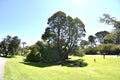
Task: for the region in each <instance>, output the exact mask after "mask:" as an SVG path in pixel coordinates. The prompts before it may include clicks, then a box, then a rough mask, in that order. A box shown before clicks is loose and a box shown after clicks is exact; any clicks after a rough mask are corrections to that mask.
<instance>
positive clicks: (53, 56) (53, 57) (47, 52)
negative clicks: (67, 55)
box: [41, 47, 59, 63]
mask: <svg viewBox="0 0 120 80" xmlns="http://www.w3.org/2000/svg"><path fill="white" fill-rule="evenodd" d="M41 57H42V60H43V61H44V62H51V63H53V62H57V61H59V56H58V54H57V50H56V48H54V47H46V48H45V49H44V51H43V52H42V53H41Z"/></svg>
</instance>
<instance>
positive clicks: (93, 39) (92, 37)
mask: <svg viewBox="0 0 120 80" xmlns="http://www.w3.org/2000/svg"><path fill="white" fill-rule="evenodd" d="M95 39H96V38H95V37H94V36H93V35H89V36H88V41H89V42H90V45H91V46H92V47H94V46H95V45H96V41H95Z"/></svg>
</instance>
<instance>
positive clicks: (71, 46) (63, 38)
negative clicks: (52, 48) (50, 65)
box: [42, 11, 86, 60]
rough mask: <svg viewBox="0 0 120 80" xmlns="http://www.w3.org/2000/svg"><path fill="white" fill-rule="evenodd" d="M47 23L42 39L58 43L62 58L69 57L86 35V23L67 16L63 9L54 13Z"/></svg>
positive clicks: (59, 53) (58, 50) (58, 51)
mask: <svg viewBox="0 0 120 80" xmlns="http://www.w3.org/2000/svg"><path fill="white" fill-rule="evenodd" d="M47 23H48V27H47V28H46V30H45V33H44V34H43V35H42V39H43V40H45V41H48V42H49V43H51V44H54V45H56V47H57V53H58V55H59V57H60V59H61V60H64V59H66V58H68V54H69V53H71V52H72V51H73V50H75V47H76V46H77V45H78V43H79V42H80V41H81V40H82V37H84V36H85V32H86V31H85V25H84V24H83V22H82V21H81V20H80V19H79V18H77V17H76V18H72V17H71V16H67V15H66V14H65V13H64V12H62V11H58V12H56V13H55V14H53V15H52V16H51V17H50V18H49V19H48V22H47Z"/></svg>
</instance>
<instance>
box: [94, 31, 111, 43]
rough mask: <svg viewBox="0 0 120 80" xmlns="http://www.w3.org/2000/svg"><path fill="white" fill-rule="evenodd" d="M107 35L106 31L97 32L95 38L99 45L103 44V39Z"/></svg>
mask: <svg viewBox="0 0 120 80" xmlns="http://www.w3.org/2000/svg"><path fill="white" fill-rule="evenodd" d="M107 34H109V32H108V31H99V32H97V33H96V34H95V36H96V38H97V39H98V41H99V42H100V43H104V37H105V36H106V35H107Z"/></svg>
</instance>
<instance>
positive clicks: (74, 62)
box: [20, 59, 88, 68]
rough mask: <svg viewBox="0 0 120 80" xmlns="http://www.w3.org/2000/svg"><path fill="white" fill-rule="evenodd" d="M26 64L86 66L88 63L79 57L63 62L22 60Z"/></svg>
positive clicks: (42, 66) (41, 66)
mask: <svg viewBox="0 0 120 80" xmlns="http://www.w3.org/2000/svg"><path fill="white" fill-rule="evenodd" d="M20 63H22V64H25V65H29V66H34V67H40V68H44V67H49V66H56V65H58V66H67V67H86V66H87V65H88V63H86V62H84V60H83V59H78V60H68V61H65V62H63V63H62V64H60V63H44V62H20Z"/></svg>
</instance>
